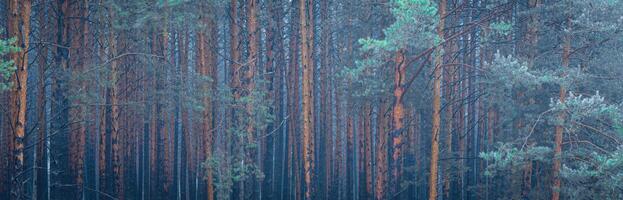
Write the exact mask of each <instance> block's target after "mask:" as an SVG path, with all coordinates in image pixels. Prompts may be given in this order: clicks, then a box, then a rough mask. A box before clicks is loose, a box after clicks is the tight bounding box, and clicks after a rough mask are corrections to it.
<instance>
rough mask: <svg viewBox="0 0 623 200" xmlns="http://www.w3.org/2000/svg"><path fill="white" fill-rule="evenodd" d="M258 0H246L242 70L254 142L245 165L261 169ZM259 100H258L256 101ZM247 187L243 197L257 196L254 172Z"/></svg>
mask: <svg viewBox="0 0 623 200" xmlns="http://www.w3.org/2000/svg"><path fill="white" fill-rule="evenodd" d="M258 4H259V1H258V0H247V12H248V13H247V17H248V20H247V31H248V34H249V37H248V39H249V57H248V61H247V62H248V64H247V66H246V69H245V71H244V94H245V96H246V97H247V98H248V102H247V103H246V104H245V110H246V118H247V119H246V120H247V122H246V132H247V142H248V144H254V145H252V146H254V147H253V148H251V149H249V150H248V151H247V152H246V158H245V160H247V163H246V165H249V166H251V169H258V170H261V160H260V157H259V156H258V152H259V151H260V148H261V146H262V145H261V143H262V142H261V141H263V140H259V138H258V141H256V137H255V132H256V131H255V111H254V108H255V106H258V105H255V103H256V101H255V100H254V98H255V97H254V94H253V92H254V90H255V80H254V79H255V71H256V68H257V64H258V63H259V59H260V55H259V29H258V25H259V24H258V19H257V18H258V11H259V8H258V6H259V5H258ZM258 102H259V101H258ZM245 182H246V184H247V186H246V187H245V188H248V191H247V192H248V193H249V195H250V196H248V197H245V198H252V199H256V198H258V195H259V192H260V190H261V185H260V183H261V182H260V181H258V177H257V176H256V175H255V173H251V175H250V179H249V180H246V181H245Z"/></svg>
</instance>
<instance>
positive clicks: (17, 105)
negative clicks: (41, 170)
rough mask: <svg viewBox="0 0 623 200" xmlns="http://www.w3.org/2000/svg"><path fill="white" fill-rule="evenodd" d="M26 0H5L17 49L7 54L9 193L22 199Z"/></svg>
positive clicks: (26, 36) (26, 28) (26, 71)
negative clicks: (11, 67) (9, 72)
mask: <svg viewBox="0 0 623 200" xmlns="http://www.w3.org/2000/svg"><path fill="white" fill-rule="evenodd" d="M30 11H31V1H30V0H9V2H8V33H9V35H8V36H9V37H12V38H16V39H17V42H16V45H17V46H18V47H19V48H20V51H18V52H14V53H11V54H9V58H10V59H11V60H12V61H13V63H14V66H15V68H16V71H15V73H13V74H12V75H11V78H10V82H11V83H12V84H13V85H12V87H11V89H10V90H9V104H8V106H9V120H8V121H9V123H10V126H9V127H11V130H12V139H11V140H12V141H13V142H12V148H10V149H12V150H13V154H12V162H13V169H11V171H12V172H11V173H10V174H11V179H12V182H11V193H12V197H13V198H15V199H21V198H24V196H23V195H24V194H23V192H24V189H25V188H24V186H23V183H22V181H21V180H23V178H22V177H23V176H22V177H20V176H18V175H20V174H21V173H23V171H24V136H25V127H26V91H27V84H26V80H27V78H28V53H27V51H28V47H29V37H30Z"/></svg>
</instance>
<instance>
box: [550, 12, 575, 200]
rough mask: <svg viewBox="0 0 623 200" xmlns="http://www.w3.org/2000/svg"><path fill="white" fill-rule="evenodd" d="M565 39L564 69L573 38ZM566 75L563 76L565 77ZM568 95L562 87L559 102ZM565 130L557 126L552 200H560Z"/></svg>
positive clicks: (562, 115)
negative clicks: (563, 135)
mask: <svg viewBox="0 0 623 200" xmlns="http://www.w3.org/2000/svg"><path fill="white" fill-rule="evenodd" d="M566 23H567V24H566V26H567V27H568V28H569V29H570V28H571V18H570V17H568V18H567V20H566ZM564 34H565V35H564V38H563V47H562V67H563V68H568V67H569V57H570V55H571V36H570V35H569V33H564ZM564 76H565V75H564V74H563V77H564ZM566 94H567V90H566V88H565V87H564V86H562V85H561V86H560V92H559V100H560V102H565V98H566ZM558 119H559V121H560V123H562V122H564V121H565V115H564V114H563V113H559V115H558ZM563 130H564V127H563V125H562V124H559V125H556V133H555V136H554V166H553V169H552V177H553V183H552V200H559V199H560V167H561V165H562V164H561V160H562V158H561V157H562V134H563Z"/></svg>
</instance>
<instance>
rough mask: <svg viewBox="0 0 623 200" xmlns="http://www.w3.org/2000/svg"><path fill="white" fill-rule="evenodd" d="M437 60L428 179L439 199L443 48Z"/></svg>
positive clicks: (430, 196)
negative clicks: (438, 178) (438, 177)
mask: <svg viewBox="0 0 623 200" xmlns="http://www.w3.org/2000/svg"><path fill="white" fill-rule="evenodd" d="M445 13H446V0H441V2H440V3H439V15H440V16H445ZM444 22H445V20H444V18H441V19H440V20H439V24H438V25H437V35H438V37H439V38H441V40H442V41H443V38H444V26H445V24H444ZM435 51H436V52H435V60H434V65H435V68H434V69H433V119H432V121H433V125H432V126H433V127H432V136H431V158H430V176H429V179H428V199H429V200H435V199H437V176H438V167H439V163H438V162H439V133H440V131H441V68H442V67H443V66H442V65H443V57H442V53H443V52H442V48H441V47H439V48H437V49H436V50H435Z"/></svg>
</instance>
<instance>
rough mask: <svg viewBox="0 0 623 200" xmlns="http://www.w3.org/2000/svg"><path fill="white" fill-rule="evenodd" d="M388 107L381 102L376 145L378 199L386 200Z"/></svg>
mask: <svg viewBox="0 0 623 200" xmlns="http://www.w3.org/2000/svg"><path fill="white" fill-rule="evenodd" d="M386 109H387V108H386V107H385V102H384V101H381V104H380V106H379V111H378V117H377V118H378V134H377V137H378V138H377V141H378V142H377V144H376V189H375V194H376V199H378V200H381V199H386V194H385V190H386V188H387V187H386V184H387V164H388V162H387V135H386V130H387V129H386V126H387V121H386V118H387V117H386V116H385V112H386Z"/></svg>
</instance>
